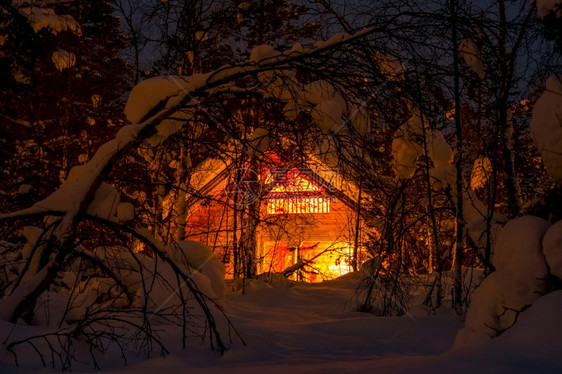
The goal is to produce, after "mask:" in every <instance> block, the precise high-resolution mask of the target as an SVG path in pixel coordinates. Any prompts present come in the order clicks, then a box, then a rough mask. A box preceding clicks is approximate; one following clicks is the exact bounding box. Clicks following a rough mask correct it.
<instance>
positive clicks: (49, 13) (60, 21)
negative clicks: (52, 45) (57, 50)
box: [12, 0, 82, 36]
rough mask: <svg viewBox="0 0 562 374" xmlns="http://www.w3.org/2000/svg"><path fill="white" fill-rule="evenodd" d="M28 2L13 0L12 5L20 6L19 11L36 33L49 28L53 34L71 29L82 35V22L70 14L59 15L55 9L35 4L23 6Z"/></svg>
mask: <svg viewBox="0 0 562 374" xmlns="http://www.w3.org/2000/svg"><path fill="white" fill-rule="evenodd" d="M25 4H26V3H25V2H23V1H21V0H14V1H12V5H13V6H14V7H16V8H19V9H18V11H19V13H20V14H21V15H22V16H24V17H25V18H26V19H27V22H28V23H29V24H30V25H31V27H32V28H33V31H35V32H36V33H37V32H39V31H40V30H42V29H45V28H46V29H49V30H51V32H52V33H53V34H57V33H59V32H61V31H70V32H72V33H74V34H76V35H78V36H81V35H82V29H81V28H80V24H79V23H78V22H76V20H75V19H74V18H72V16H70V15H58V14H56V13H55V11H54V10H53V9H50V8H39V7H35V6H26V7H22V6H23V5H25Z"/></svg>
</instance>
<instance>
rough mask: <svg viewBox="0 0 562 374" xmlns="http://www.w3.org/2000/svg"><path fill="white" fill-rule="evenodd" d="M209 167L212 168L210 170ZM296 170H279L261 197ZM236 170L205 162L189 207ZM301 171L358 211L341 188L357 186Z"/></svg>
mask: <svg viewBox="0 0 562 374" xmlns="http://www.w3.org/2000/svg"><path fill="white" fill-rule="evenodd" d="M217 161H219V162H217ZM315 163H317V164H318V163H319V162H318V161H317V160H315ZM219 165H220V168H216V166H219ZM209 166H211V167H210V168H209ZM295 169H297V170H298V169H299V168H297V167H287V168H280V169H278V170H279V171H280V173H281V174H278V175H276V176H275V178H274V180H273V181H272V182H270V183H267V184H265V185H264V188H263V189H262V191H261V197H265V196H267V195H268V194H269V193H271V192H272V190H273V189H274V188H275V187H276V185H278V183H279V180H280V179H281V178H283V177H284V176H285V175H286V174H287V173H289V172H290V171H292V170H295ZM235 170H236V165H235V164H234V163H229V164H226V163H225V162H224V161H222V160H214V159H210V160H208V161H205V162H204V163H203V164H202V165H201V166H200V167H198V168H197V170H196V172H195V173H194V176H195V178H193V177H192V179H195V180H196V182H195V183H193V184H192V185H191V186H190V188H191V189H192V190H194V191H197V194H196V195H192V196H191V197H190V198H188V199H187V207H188V208H191V209H194V208H195V206H196V205H198V204H199V203H200V202H201V199H202V198H203V197H205V196H210V195H212V194H213V191H216V189H217V188H218V187H219V186H220V185H221V184H222V183H223V182H225V181H226V180H227V179H228V178H229V176H230V175H231V173H233V172H234V171H235ZM301 170H305V171H306V172H305V173H304V174H306V175H305V176H304V177H305V178H307V179H309V180H313V181H314V183H315V184H316V185H318V186H319V187H320V188H322V189H323V190H324V191H325V192H327V193H329V194H331V195H332V196H334V197H335V198H336V199H338V200H340V201H341V202H343V203H344V204H345V205H346V206H348V207H349V208H350V209H352V210H356V209H357V202H356V201H355V199H353V198H352V197H350V196H349V193H348V191H344V190H343V188H341V186H343V187H347V189H349V187H352V188H351V191H353V190H355V191H357V189H356V188H353V187H355V186H354V185H353V184H352V183H350V182H346V183H339V184H341V186H336V185H335V183H334V182H337V181H328V180H327V178H326V175H324V176H323V175H321V173H319V172H318V169H317V170H316V171H315V170H313V169H312V168H302V169H301ZM321 170H329V168H325V169H321ZM199 174H201V175H199ZM342 182H343V181H342ZM338 187H340V188H338Z"/></svg>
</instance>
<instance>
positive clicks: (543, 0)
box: [531, 0, 562, 18]
mask: <svg viewBox="0 0 562 374" xmlns="http://www.w3.org/2000/svg"><path fill="white" fill-rule="evenodd" d="M531 1H535V0H531ZM536 4H537V13H538V14H539V16H540V17H543V18H544V17H546V16H548V15H549V14H550V13H555V14H556V17H557V18H562V1H561V0H536Z"/></svg>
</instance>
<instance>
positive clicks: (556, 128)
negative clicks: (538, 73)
mask: <svg viewBox="0 0 562 374" xmlns="http://www.w3.org/2000/svg"><path fill="white" fill-rule="evenodd" d="M531 135H532V136H533V138H534V140H535V144H536V145H537V148H538V150H539V152H540V154H541V157H542V160H543V163H544V165H545V166H546V169H547V171H548V173H549V174H550V175H551V176H552V178H553V179H554V181H555V182H556V183H557V184H558V185H560V186H562V76H561V75H558V74H556V75H552V76H551V77H550V78H548V80H547V81H546V90H545V91H544V93H543V94H542V95H541V97H540V98H539V99H538V100H537V102H536V104H535V107H534V109H533V119H532V120H531Z"/></svg>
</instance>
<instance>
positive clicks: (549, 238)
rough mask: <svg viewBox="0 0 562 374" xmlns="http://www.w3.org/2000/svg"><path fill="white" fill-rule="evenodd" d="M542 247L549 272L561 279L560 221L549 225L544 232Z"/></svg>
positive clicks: (561, 235)
mask: <svg viewBox="0 0 562 374" xmlns="http://www.w3.org/2000/svg"><path fill="white" fill-rule="evenodd" d="M542 247H543V253H544V257H545V259H546V263H547V264H548V267H549V269H550V273H551V274H552V275H554V276H556V277H558V278H560V279H562V221H558V222H556V223H555V224H554V225H552V226H551V227H549V229H548V230H547V231H546V234H544V238H543V240H542Z"/></svg>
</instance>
